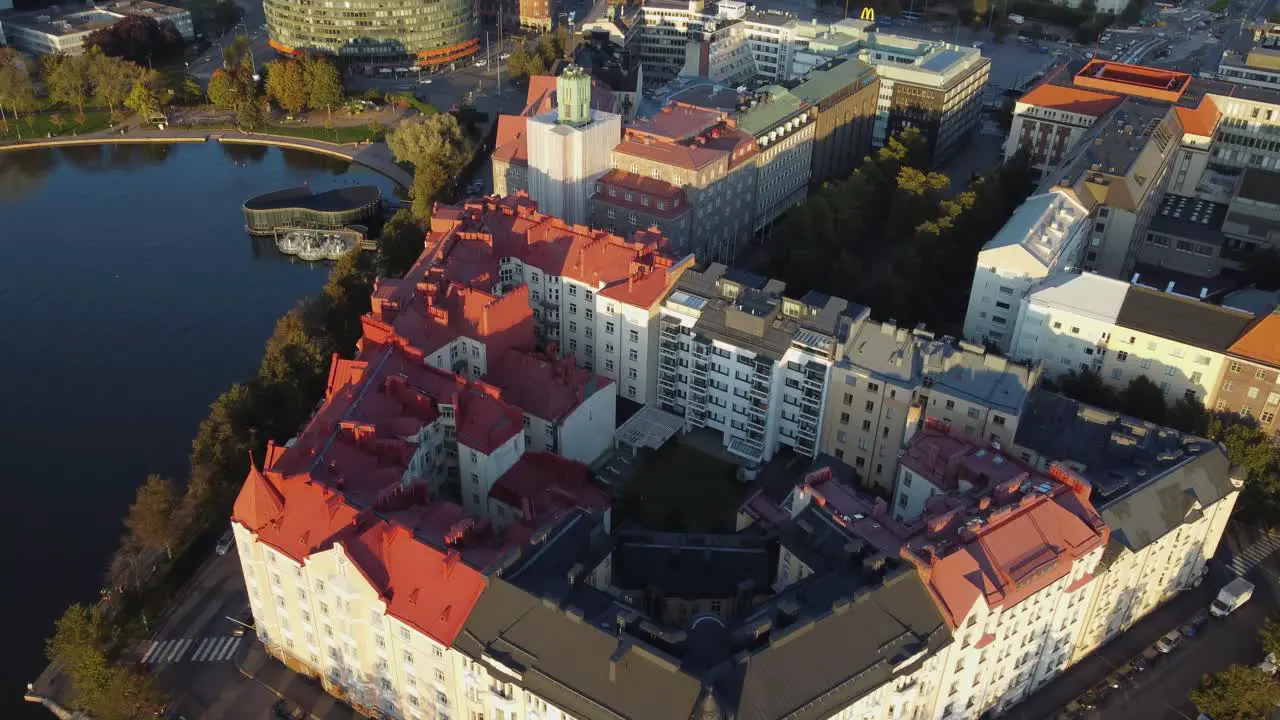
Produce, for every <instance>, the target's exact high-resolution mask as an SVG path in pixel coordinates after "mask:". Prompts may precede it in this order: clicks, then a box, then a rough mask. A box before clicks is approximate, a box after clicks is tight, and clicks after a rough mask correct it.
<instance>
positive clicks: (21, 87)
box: [0, 47, 36, 131]
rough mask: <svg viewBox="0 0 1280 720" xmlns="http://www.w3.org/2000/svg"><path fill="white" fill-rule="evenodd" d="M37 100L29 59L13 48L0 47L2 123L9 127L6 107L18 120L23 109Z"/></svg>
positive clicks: (0, 115) (5, 127)
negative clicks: (28, 65)
mask: <svg viewBox="0 0 1280 720" xmlns="http://www.w3.org/2000/svg"><path fill="white" fill-rule="evenodd" d="M35 101H36V92H35V86H34V85H33V84H32V82H31V73H30V71H29V70H28V68H27V61H26V60H24V59H23V58H22V56H21V55H19V54H18V52H17V51H16V50H14V49H13V48H7V47H4V48H0V123H3V125H4V129H5V130H6V131H7V130H8V129H9V119H8V117H7V116H6V115H5V110H4V108H6V107H7V108H8V109H9V110H12V111H13V116H14V119H15V120H18V119H20V115H21V112H22V111H23V110H30V109H31V108H32V107H34V106H35Z"/></svg>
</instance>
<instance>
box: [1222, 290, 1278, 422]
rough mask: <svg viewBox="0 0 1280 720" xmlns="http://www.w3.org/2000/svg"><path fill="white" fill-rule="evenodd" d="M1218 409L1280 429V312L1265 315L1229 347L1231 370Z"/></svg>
mask: <svg viewBox="0 0 1280 720" xmlns="http://www.w3.org/2000/svg"><path fill="white" fill-rule="evenodd" d="M1217 398H1218V400H1217V403H1216V404H1215V405H1214V410H1217V411H1218V412H1229V413H1235V414H1237V415H1241V416H1244V417H1246V418H1254V419H1256V421H1257V423H1258V425H1259V426H1260V427H1262V428H1264V429H1266V430H1268V431H1270V432H1273V433H1274V432H1276V431H1277V430H1280V425H1277V424H1276V414H1277V413H1280V315H1277V314H1276V313H1274V312H1272V313H1269V314H1267V315H1264V316H1262V317H1261V318H1259V319H1258V321H1257V322H1255V323H1254V324H1253V325H1252V326H1251V327H1250V328H1249V329H1248V330H1246V331H1245V332H1244V334H1243V335H1241V336H1240V339H1238V340H1236V341H1235V342H1234V343H1232V345H1231V347H1230V348H1228V349H1227V371H1226V372H1225V373H1223V374H1222V384H1221V385H1219V386H1218V393H1217Z"/></svg>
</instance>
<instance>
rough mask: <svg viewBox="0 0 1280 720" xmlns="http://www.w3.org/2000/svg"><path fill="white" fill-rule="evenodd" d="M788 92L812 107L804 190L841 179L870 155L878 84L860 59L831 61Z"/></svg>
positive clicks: (873, 70) (806, 76) (868, 66)
mask: <svg viewBox="0 0 1280 720" xmlns="http://www.w3.org/2000/svg"><path fill="white" fill-rule="evenodd" d="M791 92H792V94H794V95H795V96H796V97H798V98H800V99H801V100H803V101H805V102H807V103H809V104H810V105H812V106H813V107H815V108H817V111H818V120H817V124H816V127H815V128H814V137H813V160H812V161H811V162H810V170H809V186H810V187H811V188H814V189H817V188H819V187H821V186H822V184H823V183H825V182H828V181H831V180H844V179H845V178H847V177H849V175H850V174H852V172H853V169H854V168H856V167H857V166H858V165H859V164H860V163H861V162H862V159H863V158H864V157H866V156H867V155H868V154H870V152H871V140H872V135H873V131H874V130H875V123H876V105H877V103H878V102H879V97H880V80H879V77H877V76H876V72H875V69H874V68H872V67H871V66H870V65H868V64H866V63H864V62H862V61H861V60H855V59H850V60H844V61H842V62H836V63H834V64H832V65H831V66H830V67H827V68H825V69H816V70H813V71H811V72H810V73H809V74H807V75H805V77H804V81H803V82H801V83H800V84H799V85H796V86H795V87H794V88H792V89H791Z"/></svg>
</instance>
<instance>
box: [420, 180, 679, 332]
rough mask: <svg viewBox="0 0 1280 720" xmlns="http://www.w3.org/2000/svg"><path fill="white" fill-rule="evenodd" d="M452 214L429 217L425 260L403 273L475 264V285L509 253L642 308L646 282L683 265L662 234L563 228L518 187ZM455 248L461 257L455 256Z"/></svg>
mask: <svg viewBox="0 0 1280 720" xmlns="http://www.w3.org/2000/svg"><path fill="white" fill-rule="evenodd" d="M440 209H442V208H437V211H439V210H440ZM455 209H456V208H455ZM453 217H454V218H455V219H453V220H451V221H449V222H447V223H446V222H439V223H436V222H434V221H433V223H432V225H433V227H432V233H431V235H430V236H429V237H428V246H429V249H428V252H427V253H425V254H424V258H428V259H427V260H426V261H425V264H424V262H423V261H420V264H421V265H423V267H421V268H419V267H417V266H415V269H414V270H413V271H411V273H413V272H428V270H427V268H432V267H440V268H444V270H443V271H442V272H443V274H445V275H447V276H449V277H451V278H453V277H456V275H455V273H458V272H463V271H464V270H466V271H468V273H469V272H470V271H471V270H474V269H476V268H483V270H482V272H480V274H479V277H480V278H481V281H480V282H481V284H483V283H487V282H488V281H489V280H490V279H491V275H495V274H496V268H497V264H498V260H499V259H500V258H502V257H516V258H519V259H520V260H521V261H523V262H524V263H526V264H527V265H531V266H533V267H536V268H538V269H540V270H542V271H543V272H545V273H547V274H549V275H559V276H561V277H568V278H572V279H574V280H577V281H579V282H583V283H586V284H587V285H590V286H592V287H595V288H600V292H601V293H602V294H605V295H606V296H607V297H616V298H617V299H618V300H620V301H623V302H630V303H643V306H644V307H648V306H650V305H652V304H653V303H654V302H657V295H658V294H660V293H657V294H655V292H654V288H658V287H660V288H662V289H664V290H665V289H666V288H668V287H670V286H671V285H672V284H674V283H675V281H676V279H677V278H678V275H679V273H680V272H682V271H683V269H684V267H685V266H686V265H687V264H685V263H678V262H677V261H676V258H674V257H673V256H670V255H667V254H666V253H665V252H664V251H665V249H666V246H667V240H666V238H664V237H662V235H661V234H660V233H658V232H657V231H650V230H644V231H639V232H637V233H635V234H634V235H632V236H631V238H630V239H624V238H622V237H619V236H617V235H612V234H610V233H607V232H605V231H603V230H594V229H591V228H588V227H586V226H583V225H575V226H570V225H568V224H566V223H565V222H564V221H563V220H560V219H559V218H554V217H550V216H548V215H543V214H541V213H539V212H538V210H537V205H536V204H535V203H534V202H533V201H532V200H530V199H529V197H528V195H526V194H524V193H518V194H517V195H510V196H507V197H505V198H485V199H483V200H477V201H472V202H468V203H467V204H466V205H464V206H463V207H462V208H461V212H459V213H455V214H454V215H453ZM460 253H461V254H464V255H465V256H466V258H467V259H466V260H465V261H464V260H459V259H457V257H458V256H459V254H460ZM450 268H452V269H450ZM466 276H467V277H470V274H467V275H466ZM650 276H654V278H656V279H654V278H651V277H650ZM411 277H412V274H411ZM615 286H617V287H616V288H615ZM637 287H639V288H640V290H639V291H637V290H636V289H637ZM509 294H510V293H509ZM504 297H506V296H504Z"/></svg>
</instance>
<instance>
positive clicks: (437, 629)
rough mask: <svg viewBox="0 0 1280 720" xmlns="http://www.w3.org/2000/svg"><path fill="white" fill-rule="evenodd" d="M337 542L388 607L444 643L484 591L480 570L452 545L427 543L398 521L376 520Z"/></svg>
mask: <svg viewBox="0 0 1280 720" xmlns="http://www.w3.org/2000/svg"><path fill="white" fill-rule="evenodd" d="M343 547H344V548H345V549H346V551H347V553H348V554H349V555H350V557H351V561H352V563H353V564H354V565H355V566H356V567H357V568H358V569H359V570H360V572H361V573H362V574H363V575H364V576H365V578H366V579H367V580H368V581H369V584H370V585H372V586H373V587H374V588H375V589H376V590H377V591H378V595H379V596H380V597H381V598H382V599H383V600H384V601H385V602H386V604H387V612H388V613H390V614H391V615H393V616H395V617H397V618H399V619H401V620H403V621H404V622H406V623H408V624H410V625H412V626H414V627H416V628H417V629H418V630H420V631H421V632H423V633H425V634H426V635H428V636H430V637H431V638H432V639H434V640H436V641H437V642H439V643H442V644H444V645H452V644H453V640H454V638H455V637H457V635H458V633H459V632H460V631H461V630H462V625H463V623H465V622H466V620H467V616H468V615H470V613H471V609H472V608H473V607H474V606H475V604H476V601H477V600H479V598H480V593H481V592H483V591H484V587H485V579H484V576H483V575H482V574H481V573H479V572H477V571H476V570H475V569H473V568H471V567H468V566H467V565H466V564H465V563H463V562H462V557H461V555H460V554H459V553H458V552H457V551H456V550H452V549H448V550H443V551H442V550H439V549H437V548H434V547H431V546H430V545H428V544H426V543H424V542H422V541H420V540H418V539H417V538H415V537H414V536H413V534H412V533H411V532H410V531H409V530H408V528H406V527H404V526H403V525H398V524H392V523H389V522H386V521H383V520H378V521H376V522H373V523H371V524H370V525H369V526H368V527H366V528H364V529H363V530H362V531H361V532H359V533H355V534H353V535H352V536H351V537H350V538H348V539H346V540H345V541H344V542H343Z"/></svg>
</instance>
